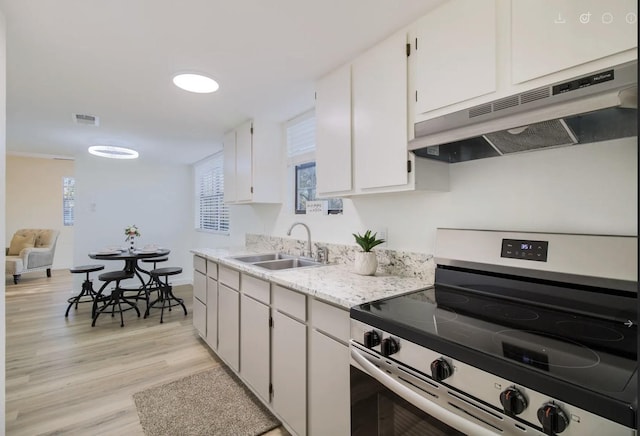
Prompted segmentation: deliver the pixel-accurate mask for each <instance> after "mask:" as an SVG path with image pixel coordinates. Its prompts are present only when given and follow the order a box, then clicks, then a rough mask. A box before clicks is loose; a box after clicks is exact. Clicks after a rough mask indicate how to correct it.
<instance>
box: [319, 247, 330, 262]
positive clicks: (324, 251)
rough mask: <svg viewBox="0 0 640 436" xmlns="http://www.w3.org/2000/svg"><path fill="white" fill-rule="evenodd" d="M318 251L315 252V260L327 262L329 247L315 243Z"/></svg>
mask: <svg viewBox="0 0 640 436" xmlns="http://www.w3.org/2000/svg"><path fill="white" fill-rule="evenodd" d="M316 248H317V249H318V251H317V252H316V260H317V261H318V262H322V263H329V249H328V248H327V247H321V246H319V245H317V244H316Z"/></svg>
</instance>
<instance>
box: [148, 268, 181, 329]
mask: <svg viewBox="0 0 640 436" xmlns="http://www.w3.org/2000/svg"><path fill="white" fill-rule="evenodd" d="M181 272H182V268H180V267H166V268H157V269H154V270H153V271H151V277H152V279H153V280H154V281H155V282H157V283H158V285H159V286H160V287H159V289H158V298H157V299H156V300H155V301H154V302H153V303H151V304H150V305H149V306H148V307H147V311H146V312H145V314H144V316H145V318H146V317H147V316H148V315H149V309H151V308H152V307H153V306H155V304H156V303H158V302H161V303H162V311H161V312H160V323H162V322H164V321H163V318H164V309H165V308H168V309H169V312H171V308H172V307H174V306H178V305H180V306H182V309H183V310H184V315H185V316H187V308H186V307H185V306H184V300H183V299H182V298H178V297H176V296H175V295H173V287H172V286H171V285H170V284H169V276H174V275H176V274H180V273H181ZM162 278H164V281H162Z"/></svg>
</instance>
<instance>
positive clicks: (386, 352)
mask: <svg viewBox="0 0 640 436" xmlns="http://www.w3.org/2000/svg"><path fill="white" fill-rule="evenodd" d="M398 350H400V344H399V343H398V340H397V339H393V338H384V339H383V340H382V345H381V346H380V352H381V353H382V355H383V356H391V355H392V354H394V353H397V352H398Z"/></svg>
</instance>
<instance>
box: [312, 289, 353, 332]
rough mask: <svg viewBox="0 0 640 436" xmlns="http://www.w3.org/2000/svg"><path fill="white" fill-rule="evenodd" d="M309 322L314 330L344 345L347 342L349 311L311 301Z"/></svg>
mask: <svg viewBox="0 0 640 436" xmlns="http://www.w3.org/2000/svg"><path fill="white" fill-rule="evenodd" d="M311 322H312V323H313V327H314V328H316V329H318V330H320V331H322V332H324V333H327V334H328V335H330V336H333V337H334V338H336V339H339V340H341V341H344V343H348V342H349V336H350V331H349V329H350V325H349V311H347V310H345V309H341V308H339V307H336V306H332V305H330V304H327V303H323V302H322V301H319V300H315V299H313V300H311Z"/></svg>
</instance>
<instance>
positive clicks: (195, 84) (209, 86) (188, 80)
mask: <svg viewBox="0 0 640 436" xmlns="http://www.w3.org/2000/svg"><path fill="white" fill-rule="evenodd" d="M173 83H174V84H175V85H176V86H177V87H178V88H181V89H184V90H185V91H189V92H197V93H199V94H207V93H210V92H215V91H217V90H218V88H219V87H220V85H218V82H216V81H215V80H213V79H212V78H210V77H207V76H203V75H202V74H196V73H184V74H177V75H176V76H174V77H173Z"/></svg>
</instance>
